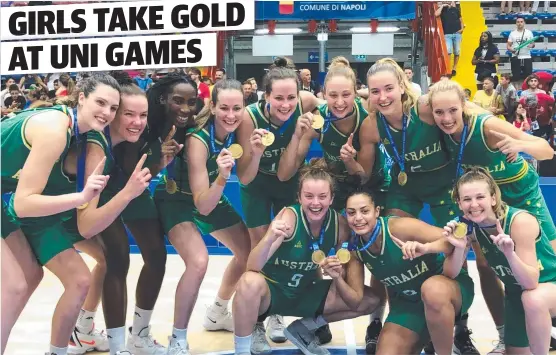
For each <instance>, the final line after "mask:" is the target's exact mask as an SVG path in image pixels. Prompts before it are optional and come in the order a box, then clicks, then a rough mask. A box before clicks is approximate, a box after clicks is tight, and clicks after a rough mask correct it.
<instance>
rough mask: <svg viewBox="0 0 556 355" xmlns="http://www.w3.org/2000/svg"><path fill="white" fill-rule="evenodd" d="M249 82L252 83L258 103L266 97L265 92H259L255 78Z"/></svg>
mask: <svg viewBox="0 0 556 355" xmlns="http://www.w3.org/2000/svg"><path fill="white" fill-rule="evenodd" d="M247 80H249V82H250V83H251V89H252V90H253V92H254V93H255V94H256V95H257V101H259V100H261V99H262V97H263V95H264V91H261V90H259V86H258V85H257V80H255V78H249V79H247Z"/></svg>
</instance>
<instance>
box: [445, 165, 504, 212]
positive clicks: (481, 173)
mask: <svg viewBox="0 0 556 355" xmlns="http://www.w3.org/2000/svg"><path fill="white" fill-rule="evenodd" d="M475 181H484V182H486V183H487V185H488V192H489V193H490V195H491V196H494V198H495V200H496V204H495V205H494V206H493V207H492V209H493V210H494V214H495V215H496V218H502V217H503V216H504V212H505V211H506V203H505V202H504V201H502V193H501V192H500V188H499V187H498V185H497V184H496V182H495V181H494V179H493V178H492V175H490V173H489V172H488V171H487V170H486V169H484V168H482V167H479V166H473V167H471V168H469V169H467V170H466V171H465V172H464V173H463V175H462V176H460V178H459V179H458V180H457V181H456V184H455V186H454V189H453V190H452V200H453V201H454V202H456V203H457V202H459V200H460V196H459V189H460V188H461V187H462V186H463V185H465V184H468V183H471V182H475Z"/></svg>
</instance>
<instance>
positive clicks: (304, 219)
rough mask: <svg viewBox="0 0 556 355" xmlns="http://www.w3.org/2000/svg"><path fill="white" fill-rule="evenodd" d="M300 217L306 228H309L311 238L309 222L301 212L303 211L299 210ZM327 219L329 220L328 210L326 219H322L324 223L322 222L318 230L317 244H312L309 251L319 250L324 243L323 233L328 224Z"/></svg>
mask: <svg viewBox="0 0 556 355" xmlns="http://www.w3.org/2000/svg"><path fill="white" fill-rule="evenodd" d="M301 216H303V221H304V222H305V225H306V226H307V228H309V236H311V237H312V233H311V225H310V224H309V221H308V220H307V217H306V216H305V212H303V209H302V210H301ZM329 218H330V210H328V212H327V214H326V218H325V219H324V222H323V224H322V226H321V228H320V233H319V239H318V243H317V242H313V245H312V247H311V250H313V251H317V250H319V249H320V246H321V245H322V242H323V241H324V232H325V230H326V225H327V224H328V219H329ZM311 239H313V238H311Z"/></svg>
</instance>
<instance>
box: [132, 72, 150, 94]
mask: <svg viewBox="0 0 556 355" xmlns="http://www.w3.org/2000/svg"><path fill="white" fill-rule="evenodd" d="M133 80H135V83H136V84H137V86H139V88H140V89H141V90H143V91H145V92H146V91H147V90H149V88H150V87H151V86H153V84H154V83H153V79H151V78H149V77H148V76H147V70H145V69H141V70H139V73H138V74H137V76H136V77H134V78H133Z"/></svg>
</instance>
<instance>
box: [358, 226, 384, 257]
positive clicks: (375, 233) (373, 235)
mask: <svg viewBox="0 0 556 355" xmlns="http://www.w3.org/2000/svg"><path fill="white" fill-rule="evenodd" d="M381 229H382V223H381V222H380V219H379V220H377V221H376V225H375V227H374V228H373V232H372V233H371V237H370V238H369V241H368V242H367V243H366V244H365V245H363V239H362V238H361V236H360V235H357V234H356V237H359V242H360V243H361V244H362V245H363V246H362V247H361V248H357V247H355V250H356V251H362V250H366V249H368V248H369V247H370V246H371V245H372V244H373V243H374V242H375V240H376V238H377V237H378V235H379V234H380V230H381Z"/></svg>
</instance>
